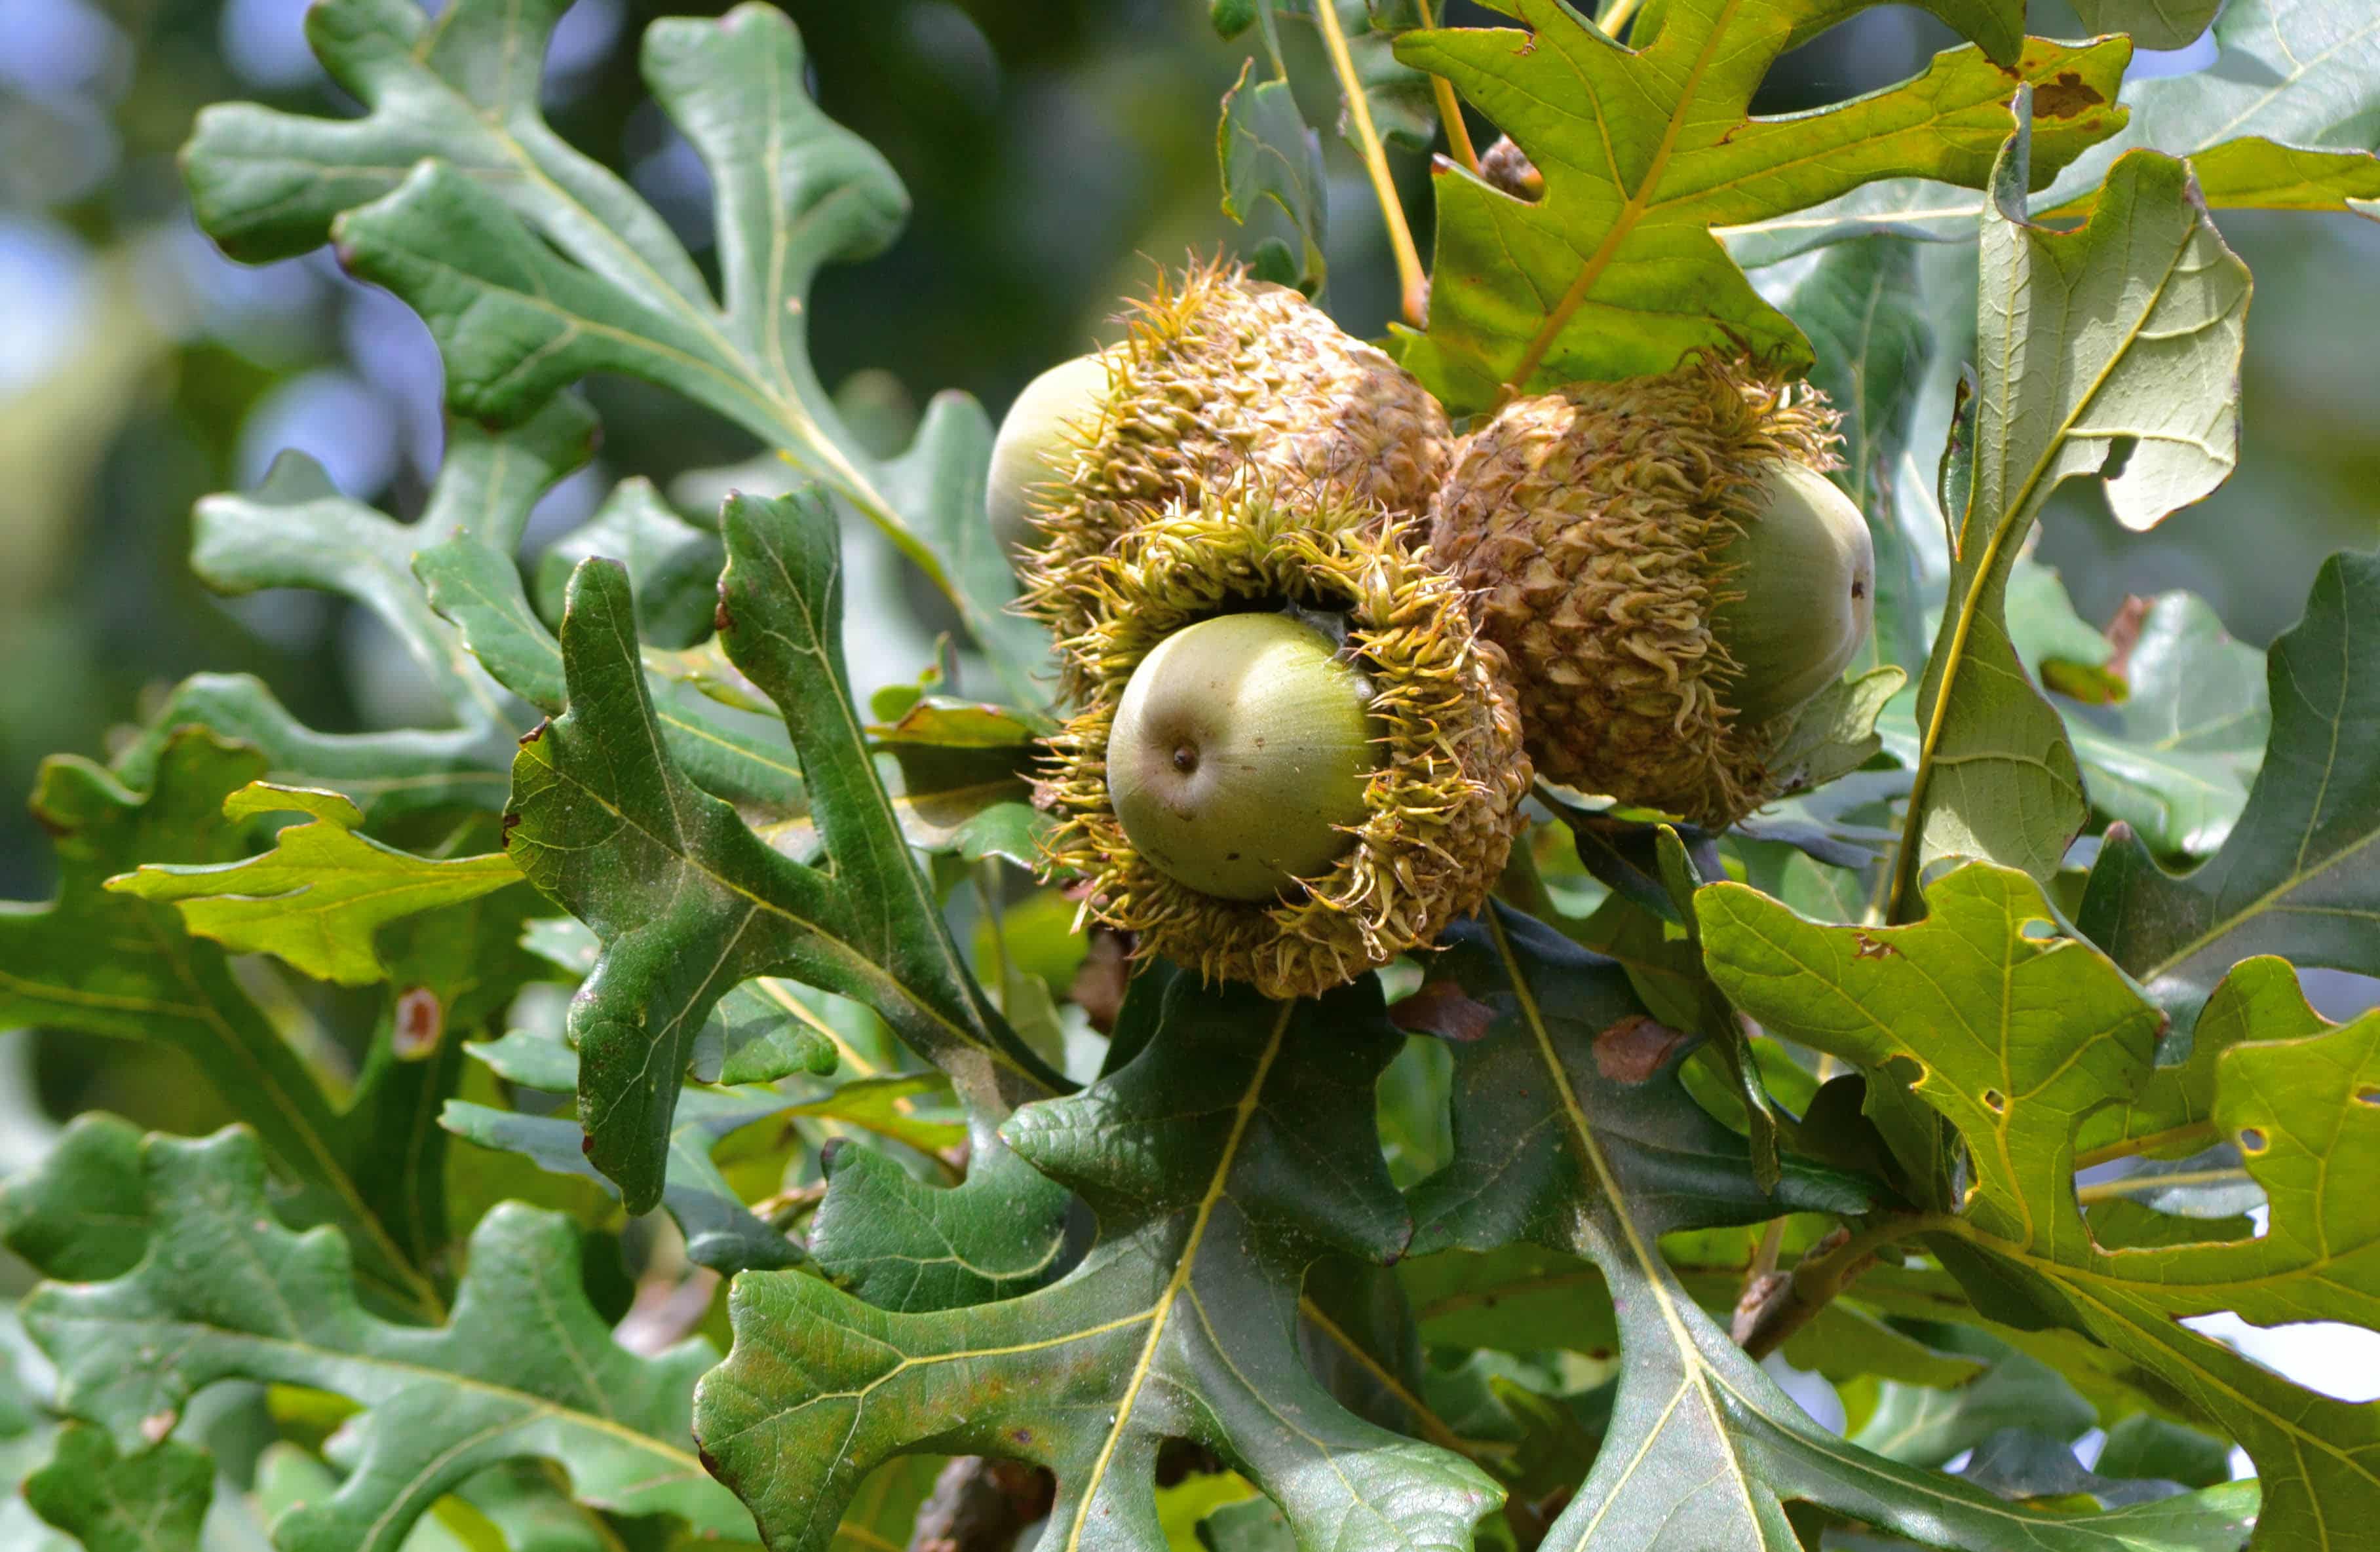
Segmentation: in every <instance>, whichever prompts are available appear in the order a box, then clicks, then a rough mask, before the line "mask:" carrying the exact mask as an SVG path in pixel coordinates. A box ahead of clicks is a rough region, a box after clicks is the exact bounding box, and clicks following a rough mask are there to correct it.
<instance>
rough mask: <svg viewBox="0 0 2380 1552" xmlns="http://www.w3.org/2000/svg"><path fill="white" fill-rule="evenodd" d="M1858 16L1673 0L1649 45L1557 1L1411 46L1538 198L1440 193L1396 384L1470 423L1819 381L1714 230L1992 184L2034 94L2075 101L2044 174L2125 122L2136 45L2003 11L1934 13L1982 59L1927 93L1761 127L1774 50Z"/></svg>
mask: <svg viewBox="0 0 2380 1552" xmlns="http://www.w3.org/2000/svg"><path fill="white" fill-rule="evenodd" d="M1862 8H1863V6H1861V5H1860V4H1859V3H1858V0H1788V3H1784V4H1778V5H1768V6H1738V5H1731V4H1726V3H1723V0H1672V3H1670V4H1669V5H1666V6H1662V7H1661V8H1660V9H1659V10H1658V12H1657V13H1656V16H1655V18H1652V19H1654V20H1658V25H1652V24H1651V21H1649V20H1648V23H1647V24H1646V25H1642V26H1639V27H1638V28H1637V29H1635V30H1634V32H1633V34H1632V36H1633V37H1634V38H1635V39H1636V40H1637V46H1636V47H1635V48H1633V49H1631V48H1628V47H1623V46H1621V44H1619V43H1616V42H1613V41H1612V40H1611V39H1610V37H1609V36H1608V35H1607V34H1606V33H1604V32H1603V31H1602V30H1600V29H1598V28H1597V27H1595V26H1594V25H1593V24H1591V23H1590V22H1588V21H1586V20H1585V19H1584V18H1582V17H1580V16H1579V15H1578V13H1576V12H1575V11H1573V10H1572V9H1570V8H1569V7H1567V6H1562V5H1559V4H1556V3H1555V0H1516V3H1515V4H1514V5H1513V6H1512V11H1513V13H1514V14H1515V15H1517V16H1518V17H1519V18H1520V19H1521V20H1522V21H1523V22H1524V23H1525V24H1526V25H1527V27H1528V28H1529V31H1528V32H1526V33H1522V32H1518V31H1513V30H1503V29H1461V30H1439V31H1421V32H1413V33H1408V34H1406V35H1405V36H1404V37H1403V38H1401V39H1400V40H1398V43H1397V56H1398V57H1399V58H1400V59H1401V60H1403V61H1404V62H1405V63H1407V64H1410V65H1414V66H1417V67H1421V68H1423V69H1426V70H1428V71H1431V72H1432V73H1434V74H1438V75H1442V76H1444V77H1446V78H1447V79H1450V80H1451V81H1452V82H1453V83H1454V84H1455V86H1456V87H1458V88H1459V89H1461V91H1463V94H1464V95H1465V96H1467V97H1468V98H1470V99H1471V100H1472V101H1473V102H1474V103H1477V104H1478V105H1479V107H1480V108H1481V109H1482V110H1483V111H1485V112H1486V114H1487V115H1488V117H1489V118H1491V119H1493V120H1494V121H1495V122H1496V123H1497V124H1498V125H1499V126H1500V127H1502V128H1503V130H1504V131H1505V132H1506V133H1507V134H1509V135H1510V136H1511V137H1512V139H1514V140H1515V141H1517V142H1518V143H1519V145H1520V147H1521V149H1522V150H1523V151H1524V152H1527V154H1528V157H1529V159H1530V161H1532V162H1533V163H1535V164H1536V166H1537V168H1538V170H1539V171H1540V172H1542V173H1543V174H1544V175H1545V180H1546V191H1545V196H1544V198H1543V199H1541V200H1535V201H1524V200H1516V199H1513V198H1512V196H1510V195H1507V194H1504V193H1502V192H1500V191H1499V190H1497V189H1496V188H1492V187H1490V186H1489V185H1488V183H1486V182H1485V181H1483V180H1481V179H1480V178H1478V177H1475V176H1472V175H1470V174H1468V173H1463V172H1461V171H1458V170H1452V169H1450V170H1446V171H1443V172H1441V173H1440V174H1439V176H1438V177H1437V178H1436V180H1435V181H1436V188H1437V191H1438V211H1439V217H1438V219H1439V225H1438V249H1437V259H1436V262H1435V264H1434V265H1433V273H1434V274H1435V276H1436V279H1435V281H1434V283H1433V285H1432V287H1431V294H1430V308H1429V332H1428V333H1427V334H1426V335H1424V336H1420V337H1417V338H1416V337H1410V336H1409V337H1408V338H1407V339H1406V341H1405V345H1404V349H1403V361H1404V364H1405V366H1406V367H1407V368H1408V369H1410V370H1412V371H1414V372H1415V375H1417V376H1419V377H1420V378H1421V380H1422V382H1424V383H1426V384H1427V386H1428V387H1429V388H1430V389H1431V391H1432V392H1434V393H1436V394H1438V395H1439V397H1440V398H1442V399H1444V400H1445V401H1446V403H1447V407H1448V409H1449V410H1450V411H1451V412H1454V413H1456V414H1465V413H1469V412H1472V411H1475V410H1478V409H1482V408H1486V407H1488V406H1490V405H1492V404H1493V403H1494V402H1495V401H1496V399H1497V396H1498V394H1499V392H1500V385H1503V386H1509V388H1510V389H1511V390H1512V391H1515V392H1521V393H1530V392H1537V391H1542V390H1544V389H1547V388H1550V387H1553V386H1556V385H1558V384H1560V383H1564V382H1575V381H1578V380H1580V379H1618V378H1625V377H1633V376H1639V375H1643V374H1645V373H1650V372H1658V371H1665V370H1668V369H1670V367H1672V366H1674V365H1676V364H1677V362H1678V361H1679V359H1680V358H1682V357H1683V356H1684V355H1685V354H1686V353H1687V352H1689V351H1691V350H1694V349H1697V348H1716V349H1746V348H1748V349H1750V350H1752V351H1753V352H1755V353H1758V354H1764V355H1770V354H1773V355H1775V356H1777V357H1779V358H1781V359H1784V360H1786V361H1787V362H1788V363H1790V364H1792V365H1803V364H1806V363H1807V362H1808V360H1809V359H1810V356H1809V347H1808V345H1807V343H1806V342H1805V341H1803V338H1802V336H1801V334H1800V333H1799V332H1798V331H1797V330H1796V329H1795V328H1794V327H1793V325H1792V324H1791V323H1790V322H1788V321H1786V320H1785V318H1784V317H1783V316H1782V315H1781V314H1779V312H1778V311H1777V310H1776V309H1773V308H1772V307H1770V306H1769V305H1768V304H1767V302H1764V301H1762V300H1761V299H1760V297H1758V296H1757V295H1756V294H1755V292H1754V291H1753V288H1752V286H1751V285H1750V284H1749V283H1748V282H1746V280H1745V279H1744V276H1743V273H1742V272H1741V271H1740V270H1738V269H1737V268H1736V266H1735V263H1734V261H1732V260H1730V258H1729V257H1728V255H1727V251H1726V249H1724V248H1723V247H1722V246H1721V245H1720V243H1719V241H1718V238H1716V237H1715V236H1712V235H1711V231H1710V229H1711V228H1712V227H1714V226H1728V225H1740V224H1744V223H1747V222H1753V221H1757V220H1760V219H1762V218H1763V217H1766V216H1769V215H1774V214H1777V213H1779V212H1783V211H1788V210H1795V209H1800V208H1802V207H1803V206H1807V205H1815V204H1817V203H1819V202H1821V201H1823V200H1829V199H1832V198H1834V197H1836V196H1837V195H1839V194H1841V193H1844V192H1845V191H1847V190H1849V189H1852V188H1856V187H1858V186H1859V185H1861V184H1863V183H1866V182H1869V181H1871V180H1873V179H1876V178H1888V177H1899V176H1918V175H1923V176H1938V177H1943V178H1948V179H1949V180H1951V181H1954V182H1960V183H1965V184H1968V185H1970V186H1973V185H1978V184H1980V183H1982V182H1983V181H1984V179H1985V176H1987V175H1988V174H1989V172H1990V170H1991V167H1992V164H1993V155H1994V152H1997V151H1998V148H1999V143H2000V141H2001V140H2002V139H2005V137H2006V132H2007V117H2006V112H2005V104H2006V103H2008V101H2009V96H2010V92H2011V91H2014V90H2016V89H2017V87H2018V86H2019V84H2020V83H2021V82H2024V81H2031V82H2035V83H2042V84H2047V83H2050V82H2052V81H2057V80H2062V79H2066V78H2071V79H2072V80H2073V81H2074V82H2075V83H2076V85H2075V88H2074V89H2072V90H2071V91H2070V93H2069V96H2068V98H2067V101H2069V102H2070V103H2073V104H2074V106H2073V107H2071V108H2070V109H2069V110H2068V111H2066V112H2063V113H2061V114H2059V115H2057V116H2056V117H2055V120H2054V121H2053V122H2048V123H2046V124H2045V125H2044V127H2043V130H2042V139H2041V144H2040V147H2039V149H2038V152H2037V155H2038V156H2039V158H2040V166H2041V168H2042V171H2043V175H2044V176H2045V177H2046V176H2047V174H2048V173H2049V172H2050V171H2051V170H2053V169H2054V168H2055V167H2056V166H2058V165H2062V164H2064V163H2065V162H2066V161H2068V160H2070V159H2071V158H2072V157H2073V156H2074V155H2076V154H2077V153H2078V152H2081V151H2082V149H2083V147H2084V146H2087V145H2089V144H2090V143H2091V142H2093V141H2094V140H2096V139H2102V138H2104V137H2105V136H2107V134H2109V133H2111V132H2112V131H2113V130H2114V129H2115V128H2116V127H2118V126H2119V124H2120V123H2121V115H2119V114H2117V113H2115V112H2114V111H2112V110H2111V109H2110V108H2109V107H2108V106H2107V103H2108V102H2109V100H2110V99H2112V98H2113V97H2114V95H2115V93H2116V88H2117V81H2118V78H2119V75H2120V73H2121V70H2122V68H2123V64H2124V61H2125V59H2126V58H2127V57H2128V55H2129V54H2130V45H2129V44H2126V43H2124V42H2104V43H2095V44H2086V45H2083V46H2082V47H2072V46H2069V45H2066V44H2062V43H2053V42H2045V41H2043V40H2039V39H2024V38H2022V36H2021V32H2022V26H2021V19H2022V9H2021V7H2017V6H2009V5H2005V4H2001V3H1998V0H1931V3H1930V4H1929V5H1928V6H1927V8H1928V9H1930V10H1932V11H1934V12H1935V13H1936V14H1937V16H1939V17H1941V18H1943V19H1944V20H1945V21H1947V22H1949V24H1950V25H1951V26H1952V27H1953V28H1955V29H1957V30H1960V31H1961V32H1962V33H1964V34H1965V35H1967V36H1969V37H1972V38H1974V39H1976V40H1977V41H1978V42H1980V43H1981V44H1982V47H1981V48H1975V47H1969V48H1962V49H1957V50H1953V51H1951V52H1949V53H1947V54H1943V55H1937V57H1936V59H1935V60H1934V62H1933V64H1932V65H1931V66H1930V67H1928V68H1927V70H1926V71H1925V74H1923V75H1921V76H1919V77H1918V78H1916V79H1913V80H1911V81H1908V82H1904V83H1903V84H1901V85H1900V86H1898V87H1895V88H1893V89H1891V90H1890V91H1883V92H1878V93H1876V94H1873V95H1871V96H1867V97H1864V98H1861V99H1858V100H1857V101H1855V102H1852V103H1843V104H1840V105H1839V106H1836V107H1833V108H1829V109H1825V110H1822V111H1819V112H1815V113H1809V114H1800V115H1793V116H1791V117H1789V118H1776V119H1768V118H1760V119H1753V118H1747V116H1746V115H1747V111H1748V108H1749V104H1750V103H1751V101H1752V96H1753V93H1754V91H1755V90H1756V89H1757V88H1758V87H1759V85H1760V82H1761V80H1762V79H1763V78H1764V77H1765V76H1766V75H1767V73H1768V67H1769V66H1770V64H1771V63H1772V62H1773V61H1774V60H1775V59H1776V58H1777V56H1778V55H1779V54H1781V53H1783V52H1784V50H1785V49H1786V48H1787V47H1789V46H1790V45H1791V44H1792V43H1794V42H1800V41H1802V40H1803V39H1806V38H1808V37H1810V36H1813V35H1815V33H1816V32H1818V31H1820V30H1824V29H1825V28H1826V27H1827V26H1829V25H1831V24H1832V23H1834V22H1837V21H1840V20H1841V19H1842V18H1845V17H1847V16H1849V15H1852V13H1854V12H1856V11H1857V10H1859V9H1862ZM1997 62H2007V63H2009V64H2012V65H2014V66H2015V67H2016V78H2015V79H2011V78H2010V74H2009V73H2008V71H2006V70H2005V69H2003V68H2002V65H2001V64H2000V63H1997ZM2086 104H2090V105H2086ZM2044 117H2045V119H2048V118H2049V117H2050V115H2046V114H2045V115H2044Z"/></svg>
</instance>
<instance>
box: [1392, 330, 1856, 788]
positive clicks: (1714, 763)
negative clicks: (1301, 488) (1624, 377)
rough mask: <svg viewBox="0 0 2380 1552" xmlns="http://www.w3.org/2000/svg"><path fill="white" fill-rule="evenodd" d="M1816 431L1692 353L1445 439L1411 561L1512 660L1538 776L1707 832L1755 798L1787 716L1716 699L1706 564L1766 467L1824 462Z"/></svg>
mask: <svg viewBox="0 0 2380 1552" xmlns="http://www.w3.org/2000/svg"><path fill="white" fill-rule="evenodd" d="M1835 419H1836V417H1835V414H1834V412H1833V411H1832V410H1831V409H1830V408H1828V406H1827V405H1826V403H1825V401H1824V399H1823V398H1822V397H1820V396H1819V395H1818V394H1816V393H1815V390H1810V389H1807V388H1802V389H1798V390H1797V389H1795V388H1793V387H1790V386H1789V385H1788V384H1787V383H1786V382H1785V381H1784V379H1783V378H1782V377H1781V376H1780V375H1779V374H1777V373H1775V372H1772V371H1769V370H1765V369H1762V368H1758V367H1755V366H1749V365H1746V364H1744V363H1742V362H1738V361H1729V360H1725V359H1709V358H1698V359H1694V360H1691V361H1689V362H1687V363H1686V364H1685V365H1684V366H1682V367H1680V368H1678V369H1677V370H1673V371H1670V372H1668V373H1666V374H1664V375H1661V376H1658V377H1650V378H1639V379H1636V380H1634V381H1632V382H1585V383H1578V384H1574V385H1573V386H1571V387H1567V388H1563V389H1560V390H1559V391H1558V392H1555V393H1552V394H1544V395H1541V396H1539V397H1536V398H1529V399H1522V400H1519V401H1517V402H1515V403H1513V404H1512V405H1509V406H1506V407H1505V408H1504V409H1503V410H1502V411H1501V412H1500V413H1499V414H1498V415H1497V416H1496V417H1495V418H1493V419H1491V420H1489V421H1488V422H1487V423H1486V424H1485V425H1483V426H1481V427H1480V428H1479V429H1478V430H1475V431H1474V432H1473V433H1472V434H1471V435H1470V436H1469V437H1467V438H1466V439H1464V440H1463V442H1462V443H1460V444H1458V446H1457V448H1456V453H1455V459H1454V467H1453V468H1452V469H1451V471H1450V472H1449V473H1448V476H1447V479H1446V483H1445V484H1444V485H1443V486H1442V487H1441V488H1440V490H1439V497H1438V502H1437V504H1436V506H1435V508H1434V511H1433V514H1432V521H1431V527H1430V532H1429V546H1430V551H1431V552H1432V553H1433V554H1434V555H1435V556H1436V557H1437V561H1438V564H1440V565H1443V566H1445V567H1447V568H1448V569H1449V570H1450V571H1451V572H1452V573H1453V574H1454V575H1455V576H1457V577H1459V578H1460V579H1461V581H1462V583H1463V587H1464V588H1465V589H1466V590H1468V591H1469V592H1470V593H1471V594H1472V595H1473V606H1474V610H1475V615H1476V617H1477V619H1478V622H1479V629H1480V634H1481V635H1482V636H1483V637H1486V638H1487V639H1488V640H1490V641H1492V642H1494V643H1496V644H1497V645H1498V646H1500V647H1501V648H1502V649H1504V650H1505V652H1506V654H1507V655H1508V656H1509V657H1510V658H1511V660H1512V673H1513V677H1514V684H1515V686H1516V688H1517V689H1518V691H1519V694H1520V697H1521V709H1522V717H1523V721H1524V723H1525V724H1526V726H1527V728H1528V743H1529V753H1530V755H1531V757H1532V758H1534V759H1535V760H1536V766H1537V770H1538V772H1539V774H1541V775H1543V776H1545V777H1547V778H1548V780H1551V781H1554V782H1562V783H1564V784H1566V785H1570V786H1574V787H1578V788H1580V789H1582V790H1584V791H1587V792H1591V793H1598V794H1607V795H1609V796H1611V797H1614V798H1617V799H1619V800H1620V801H1621V802H1623V803H1628V804H1633V805H1638V806H1645V807H1652V808H1658V809H1662V810H1664V811H1667V812H1670V813H1673V814H1679V815H1682V816H1683V817H1685V818H1689V819H1693V820H1694V821H1696V822H1698V823H1702V824H1706V825H1710V826H1713V827H1723V826H1725V825H1728V824H1730V823H1732V822H1733V821H1734V820H1736V819H1738V818H1742V817H1743V815H1744V814H1746V813H1749V812H1750V811H1751V810H1752V809H1753V808H1755V807H1757V806H1759V805H1760V804H1761V803H1762V802H1764V801H1766V800H1767V797H1768V796H1769V795H1770V792H1769V789H1770V787H1771V785H1772V778H1771V775H1770V772H1769V770H1768V769H1767V765H1766V763H1765V761H1766V757H1767V755H1768V754H1769V752H1770V751H1771V750H1773V749H1774V748H1775V747H1776V746H1777V743H1778V740H1779V737H1780V736H1781V735H1782V734H1783V732H1784V731H1785V729H1786V727H1787V726H1790V719H1777V720H1771V721H1765V722H1752V721H1749V720H1747V719H1745V718H1743V717H1741V716H1739V715H1738V714H1737V712H1736V710H1735V709H1734V708H1733V707H1732V706H1731V705H1730V696H1729V690H1730V684H1731V682H1732V681H1733V680H1734V678H1735V676H1736V675H1737V673H1739V670H1740V665H1739V664H1737V663H1736V662H1735V661H1732V660H1731V659H1730V656H1729V654H1728V650H1727V649H1726V647H1725V646H1724V645H1723V644H1722V643H1721V641H1720V639H1719V637H1718V635H1717V634H1715V633H1714V630H1713V628H1712V626H1713V619H1712V615H1713V610H1714V609H1715V608H1716V607H1717V606H1718V605H1719V604H1721V603H1723V602H1728V601H1731V600H1732V599H1733V598H1734V597H1736V596H1737V595H1733V594H1730V591H1729V588H1730V581H1731V579H1732V578H1731V567H1730V564H1728V563H1727V562H1726V561H1725V560H1724V559H1722V556H1723V555H1724V552H1726V551H1727V550H1728V547H1729V545H1730V542H1731V541H1732V540H1736V539H1737V538H1738V537H1739V536H1741V535H1742V534H1743V531H1744V525H1745V524H1746V523H1747V522H1749V521H1752V520H1753V519H1754V517H1755V514H1756V513H1757V512H1758V511H1759V510H1760V508H1761V506H1762V504H1763V503H1764V502H1765V501H1766V500H1767V489H1768V480H1769V478H1770V472H1771V471H1773V470H1774V469H1775V467H1776V466H1777V464H1778V461H1779V460H1787V461H1791V462H1793V463H1797V464H1800V465H1803V466H1804V467H1808V468H1811V469H1820V470H1823V469H1825V468H1828V467H1832V464H1833V459H1832V456H1831V447H1832V444H1833V443H1834V441H1835V440H1836V437H1835V429H1834V428H1835ZM1856 520H1857V519H1856V513H1855V511H1854V513H1853V521H1854V522H1856ZM1859 538H1860V540H1861V542H1863V543H1864V529H1863V530H1862V531H1861V534H1860V536H1859ZM1841 666H1842V664H1841V661H1836V662H1835V663H1834V665H1833V667H1832V669H1831V670H1829V671H1828V677H1829V678H1831V676H1832V674H1834V673H1840V669H1841Z"/></svg>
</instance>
